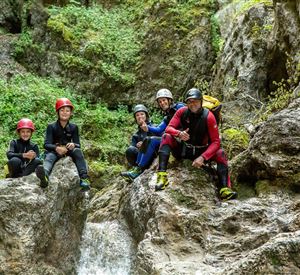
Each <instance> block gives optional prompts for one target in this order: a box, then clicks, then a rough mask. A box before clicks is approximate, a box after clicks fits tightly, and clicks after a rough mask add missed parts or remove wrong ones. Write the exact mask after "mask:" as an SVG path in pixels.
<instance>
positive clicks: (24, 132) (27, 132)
mask: <svg viewBox="0 0 300 275" xmlns="http://www.w3.org/2000/svg"><path fill="white" fill-rule="evenodd" d="M19 136H20V138H21V139H23V140H25V141H26V140H29V139H30V138H31V136H32V130H31V129H20V130H19Z"/></svg>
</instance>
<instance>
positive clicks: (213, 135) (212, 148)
mask: <svg viewBox="0 0 300 275" xmlns="http://www.w3.org/2000/svg"><path fill="white" fill-rule="evenodd" d="M207 130H208V136H209V140H210V144H209V146H208V147H207V149H206V150H205V152H204V153H203V154H202V157H203V158H204V159H205V160H209V159H210V158H211V157H212V156H214V155H215V153H216V152H217V151H218V150H219V148H220V144H221V141H220V136H219V130H218V125H217V122H216V119H215V116H214V114H213V113H212V112H210V111H209V113H208V116H207Z"/></svg>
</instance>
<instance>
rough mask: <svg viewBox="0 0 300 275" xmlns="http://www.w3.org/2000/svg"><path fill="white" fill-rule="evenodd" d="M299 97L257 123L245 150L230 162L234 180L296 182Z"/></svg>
mask: <svg viewBox="0 0 300 275" xmlns="http://www.w3.org/2000/svg"><path fill="white" fill-rule="evenodd" d="M299 104H300V98H298V99H295V100H294V101H293V102H292V103H291V104H290V105H289V107H288V108H286V109H284V110H282V111H280V112H278V113H275V114H273V115H271V116H270V117H269V119H268V120H267V121H266V122H265V123H263V124H261V125H260V127H259V128H258V130H257V132H256V133H255V134H254V136H253V138H252V140H251V141H250V144H249V147H248V148H247V150H246V151H244V152H243V153H241V154H240V155H238V156H237V157H236V158H235V159H234V160H233V161H232V162H231V166H232V168H233V175H234V177H235V178H236V179H238V180H246V181H247V180H248V181H249V180H251V179H252V180H253V181H256V180H258V179H269V180H272V181H273V182H275V179H276V181H277V182H278V184H279V185H281V186H284V185H300V174H299V171H300V139H299V137H300V130H299V129H300V120H299V113H300V108H299Z"/></svg>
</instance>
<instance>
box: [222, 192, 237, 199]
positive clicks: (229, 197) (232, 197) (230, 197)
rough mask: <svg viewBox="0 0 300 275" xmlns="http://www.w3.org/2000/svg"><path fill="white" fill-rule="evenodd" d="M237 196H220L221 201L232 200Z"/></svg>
mask: <svg viewBox="0 0 300 275" xmlns="http://www.w3.org/2000/svg"><path fill="white" fill-rule="evenodd" d="M237 197H238V195H237V194H236V193H235V194H231V195H230V196H228V197H226V198H221V201H229V200H234V199H236V198H237Z"/></svg>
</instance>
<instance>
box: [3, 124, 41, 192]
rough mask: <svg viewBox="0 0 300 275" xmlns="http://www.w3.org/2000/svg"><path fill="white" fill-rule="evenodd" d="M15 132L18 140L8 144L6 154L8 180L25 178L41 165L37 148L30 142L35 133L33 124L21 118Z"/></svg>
mask: <svg viewBox="0 0 300 275" xmlns="http://www.w3.org/2000/svg"><path fill="white" fill-rule="evenodd" d="M16 130H17V133H18V135H19V138H18V139H14V140H12V141H11V142H10V144H9V148H8V151H7V153H6V155H7V158H8V163H7V166H8V172H9V175H8V177H10V178H18V177H23V176H27V175H29V174H31V173H32V172H34V171H35V169H36V168H37V167H38V165H40V164H42V161H41V160H40V159H39V156H40V151H39V147H38V145H37V144H35V143H33V142H31V140H30V139H31V137H32V133H33V132H34V131H35V127H34V124H33V122H32V121H31V120H30V119H28V118H22V119H20V120H19V121H18V123H17V129H16ZM42 187H44V186H42Z"/></svg>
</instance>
